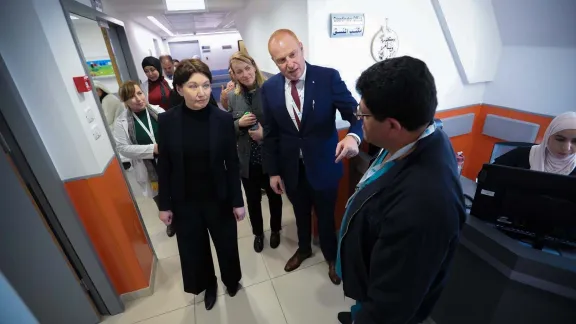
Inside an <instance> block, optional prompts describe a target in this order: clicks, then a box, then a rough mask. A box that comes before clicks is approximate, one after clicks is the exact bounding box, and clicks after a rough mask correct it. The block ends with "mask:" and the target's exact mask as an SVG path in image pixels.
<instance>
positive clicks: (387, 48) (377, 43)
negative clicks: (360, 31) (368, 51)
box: [372, 18, 400, 62]
mask: <svg viewBox="0 0 576 324" xmlns="http://www.w3.org/2000/svg"><path fill="white" fill-rule="evenodd" d="M399 46H400V41H399V40H398V35H397V34H396V32H395V31H393V30H392V29H390V26H388V18H386V25H385V26H382V27H380V30H378V32H377V33H376V35H374V38H373V39H372V57H373V58H374V60H375V61H376V62H380V61H383V60H385V59H389V58H393V57H395V56H396V53H398V47H399Z"/></svg>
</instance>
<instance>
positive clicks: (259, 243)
mask: <svg viewBox="0 0 576 324" xmlns="http://www.w3.org/2000/svg"><path fill="white" fill-rule="evenodd" d="M262 250H264V234H262V235H256V236H254V251H256V253H260V252H262Z"/></svg>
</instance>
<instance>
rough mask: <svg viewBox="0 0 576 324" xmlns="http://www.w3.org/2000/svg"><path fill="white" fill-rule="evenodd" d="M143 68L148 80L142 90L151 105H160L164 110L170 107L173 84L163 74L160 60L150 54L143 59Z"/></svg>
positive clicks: (143, 84)
mask: <svg viewBox="0 0 576 324" xmlns="http://www.w3.org/2000/svg"><path fill="white" fill-rule="evenodd" d="M142 69H144V73H146V77H147V78H148V80H146V81H145V82H143V83H142V91H143V92H144V94H145V95H146V97H147V98H148V102H149V103H150V104H151V105H158V106H160V107H162V108H163V109H164V110H168V109H170V107H171V106H170V91H171V90H172V84H171V83H170V82H168V80H166V79H165V78H164V76H162V65H161V64H160V60H159V59H157V58H155V57H153V56H148V57H145V58H144V60H142Z"/></svg>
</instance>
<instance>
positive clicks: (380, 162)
mask: <svg viewBox="0 0 576 324" xmlns="http://www.w3.org/2000/svg"><path fill="white" fill-rule="evenodd" d="M435 130H436V125H434V124H432V125H430V126H428V128H426V130H425V131H424V132H423V133H422V135H420V137H418V139H417V140H416V141H414V142H412V143H410V144H408V145H406V146H404V147H403V148H401V149H399V150H398V151H396V153H394V154H393V155H392V156H391V157H390V158H389V159H388V160H387V161H386V162H384V157H385V156H386V151H384V149H382V150H380V153H379V154H378V157H377V158H376V160H375V161H374V163H372V165H371V166H370V168H369V169H368V171H366V173H364V176H363V177H362V179H360V182H358V185H357V186H356V188H357V189H358V188H361V187H363V186H364V183H365V182H366V181H367V180H368V179H370V178H371V177H372V176H374V174H376V173H377V172H378V171H380V170H382V168H384V166H385V165H386V164H388V163H390V162H393V161H394V160H397V159H398V158H399V157H401V156H403V155H404V154H406V153H407V152H408V151H410V150H411V149H412V148H413V147H414V145H416V143H418V141H420V140H421V139H423V138H425V137H427V136H429V135H430V134H432V133H434V131H435Z"/></svg>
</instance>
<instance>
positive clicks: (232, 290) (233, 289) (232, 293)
mask: <svg viewBox="0 0 576 324" xmlns="http://www.w3.org/2000/svg"><path fill="white" fill-rule="evenodd" d="M241 288H242V285H241V284H240V283H237V284H236V286H234V287H226V290H228V295H230V297H234V296H236V294H237V293H238V290H240V289H241Z"/></svg>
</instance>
